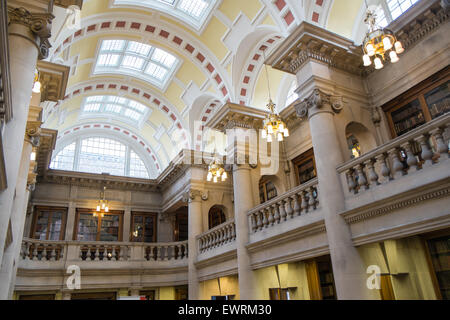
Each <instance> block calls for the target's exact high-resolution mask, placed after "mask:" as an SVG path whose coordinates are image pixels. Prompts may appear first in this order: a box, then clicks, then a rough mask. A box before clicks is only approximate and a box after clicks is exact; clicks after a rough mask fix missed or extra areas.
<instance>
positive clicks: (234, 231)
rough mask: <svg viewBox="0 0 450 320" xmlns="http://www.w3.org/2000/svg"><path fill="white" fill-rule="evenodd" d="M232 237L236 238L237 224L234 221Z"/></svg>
mask: <svg viewBox="0 0 450 320" xmlns="http://www.w3.org/2000/svg"><path fill="white" fill-rule="evenodd" d="M231 239H233V240H235V239H236V224H235V223H234V222H233V224H232V225H231Z"/></svg>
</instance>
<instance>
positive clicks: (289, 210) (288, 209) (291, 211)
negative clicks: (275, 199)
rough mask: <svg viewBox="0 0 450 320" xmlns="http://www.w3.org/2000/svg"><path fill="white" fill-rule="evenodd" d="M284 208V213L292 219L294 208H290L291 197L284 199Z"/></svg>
mask: <svg viewBox="0 0 450 320" xmlns="http://www.w3.org/2000/svg"><path fill="white" fill-rule="evenodd" d="M285 207H286V208H285V209H286V215H287V216H288V217H289V218H290V219H292V218H294V209H293V208H292V199H291V197H287V198H286V199H285Z"/></svg>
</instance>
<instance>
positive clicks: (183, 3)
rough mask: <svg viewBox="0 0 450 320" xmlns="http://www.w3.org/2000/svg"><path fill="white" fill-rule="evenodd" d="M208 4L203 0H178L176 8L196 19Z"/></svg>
mask: <svg viewBox="0 0 450 320" xmlns="http://www.w3.org/2000/svg"><path fill="white" fill-rule="evenodd" d="M208 5H209V4H208V3H207V2H206V1H204V0H180V2H179V4H178V8H179V9H180V10H181V11H184V12H186V13H187V14H188V15H190V16H193V17H194V18H197V19H198V18H200V17H201V16H202V15H203V13H204V12H205V10H206V9H207V8H208Z"/></svg>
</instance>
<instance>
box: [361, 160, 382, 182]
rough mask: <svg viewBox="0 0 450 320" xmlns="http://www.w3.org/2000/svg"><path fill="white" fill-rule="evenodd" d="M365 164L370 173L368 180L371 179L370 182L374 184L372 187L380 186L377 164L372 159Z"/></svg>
mask: <svg viewBox="0 0 450 320" xmlns="http://www.w3.org/2000/svg"><path fill="white" fill-rule="evenodd" d="M364 164H365V165H366V167H367V171H368V178H369V181H370V184H372V185H375V186H376V185H379V184H380V183H379V182H378V178H379V177H378V174H377V172H376V171H375V162H374V159H370V160H367V161H366V162H364Z"/></svg>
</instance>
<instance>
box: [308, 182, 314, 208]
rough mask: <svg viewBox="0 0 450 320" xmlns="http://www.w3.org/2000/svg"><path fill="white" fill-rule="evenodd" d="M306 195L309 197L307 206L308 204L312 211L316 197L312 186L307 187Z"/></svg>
mask: <svg viewBox="0 0 450 320" xmlns="http://www.w3.org/2000/svg"><path fill="white" fill-rule="evenodd" d="M308 197H309V201H308V206H309V208H311V211H312V210H314V209H315V208H316V199H315V198H314V188H313V187H309V188H308Z"/></svg>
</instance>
